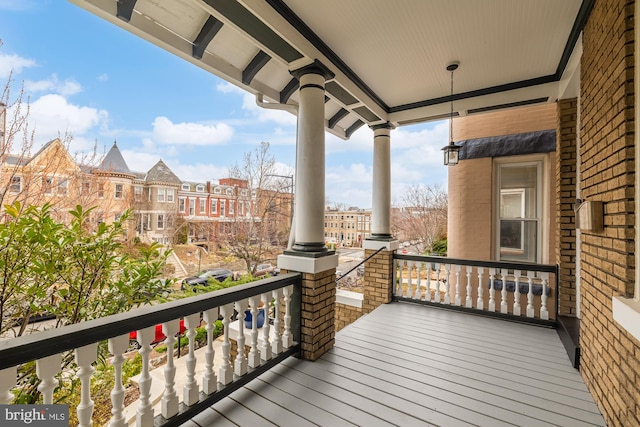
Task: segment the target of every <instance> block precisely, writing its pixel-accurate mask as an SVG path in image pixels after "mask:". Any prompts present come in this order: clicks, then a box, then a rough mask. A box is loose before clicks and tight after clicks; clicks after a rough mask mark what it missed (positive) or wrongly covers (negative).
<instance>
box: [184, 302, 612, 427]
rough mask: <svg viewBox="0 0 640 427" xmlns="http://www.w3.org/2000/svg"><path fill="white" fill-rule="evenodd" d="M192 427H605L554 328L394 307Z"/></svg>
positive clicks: (257, 382)
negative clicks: (318, 355)
mask: <svg viewBox="0 0 640 427" xmlns="http://www.w3.org/2000/svg"><path fill="white" fill-rule="evenodd" d="M183 425H184V426H188V427H196V426H201V427H204V426H210V425H221V426H224V425H239V426H250V425H282V426H293V425H295V426H306V425H330V426H347V425H348V426H351V425H364V426H389V425H401V426H427V425H440V426H447V427H449V426H454V427H455V426H461V427H462V426H470V425H474V426H490V427H500V426H514V425H517V426H563V427H565V426H576V427H579V426H604V425H605V423H604V420H603V418H602V416H601V414H600V413H599V411H598V409H597V407H596V405H595V403H594V401H593V399H592V397H591V395H590V394H589V392H588V391H587V389H586V387H585V385H584V383H583V382H582V378H581V377H580V374H579V372H578V371H577V370H575V369H573V368H572V367H571V364H570V362H569V359H568V358H567V355H566V353H565V352H564V348H563V347H562V344H561V343H560V340H559V338H558V335H557V333H556V331H555V330H553V329H548V328H542V327H538V326H530V325H525V324H520V323H514V322H507V321H504V320H497V319H491V318H486V317H479V316H475V315H470V314H465V313H460V312H455V311H449V310H443V309H438V308H430V307H424V306H418V305H413V304H407V303H392V304H387V305H383V306H381V307H379V308H378V309H376V310H375V311H374V312H372V313H371V314H369V315H366V316H364V317H362V318H360V319H359V320H358V321H356V322H355V323H354V324H352V325H350V326H348V327H346V328H345V329H343V330H341V331H340V332H339V333H338V334H337V336H336V345H335V348H334V349H333V350H331V351H330V352H329V353H327V354H325V355H324V356H323V357H322V358H321V359H320V360H318V361H316V362H308V361H301V360H297V359H292V358H290V359H288V360H287V361H285V362H284V364H282V365H279V366H277V367H275V368H274V369H272V370H271V371H269V372H267V373H265V374H263V375H262V376H261V377H259V378H258V379H256V380H254V381H252V382H250V383H249V384H248V385H246V386H245V387H244V388H242V389H240V390H238V391H236V392H234V393H232V394H231V395H230V397H227V398H226V399H224V400H222V401H220V402H218V403H217V404H216V405H214V406H213V407H212V408H209V409H208V410H206V411H205V412H202V413H201V414H199V415H198V416H196V417H195V418H194V419H193V420H191V421H189V422H188V423H186V424H183Z"/></svg>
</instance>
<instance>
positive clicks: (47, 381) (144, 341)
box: [0, 274, 301, 427]
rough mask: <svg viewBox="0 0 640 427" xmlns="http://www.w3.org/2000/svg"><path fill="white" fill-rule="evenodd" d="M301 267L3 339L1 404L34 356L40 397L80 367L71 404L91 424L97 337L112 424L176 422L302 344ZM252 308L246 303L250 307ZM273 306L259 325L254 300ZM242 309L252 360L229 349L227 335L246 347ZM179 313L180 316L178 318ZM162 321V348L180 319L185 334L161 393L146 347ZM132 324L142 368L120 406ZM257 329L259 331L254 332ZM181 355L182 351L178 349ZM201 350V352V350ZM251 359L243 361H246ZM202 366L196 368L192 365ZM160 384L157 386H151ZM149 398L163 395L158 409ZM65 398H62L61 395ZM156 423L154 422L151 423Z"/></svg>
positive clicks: (47, 398) (49, 396)
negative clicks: (108, 376)
mask: <svg viewBox="0 0 640 427" xmlns="http://www.w3.org/2000/svg"><path fill="white" fill-rule="evenodd" d="M300 283H301V281H300V275H299V274H285V275H282V276H278V277H273V278H268V279H264V280H260V281H257V282H252V283H248V284H245V285H238V286H236V287H233V288H228V289H223V290H220V291H217V292H212V293H206V294H202V295H198V296H194V297H190V298H186V299H182V300H178V301H172V302H169V303H164V304H159V305H154V306H151V307H144V308H139V309H136V310H132V311H130V312H128V313H122V314H118V315H115V316H109V317H105V318H102V319H96V320H92V321H88V322H84V323H82V324H77V325H71V326H66V327H63V328H58V329H52V330H48V331H42V332H38V333H35V334H32V335H28V336H23V337H19V338H13V339H8V340H4V341H0V404H11V403H13V401H14V398H15V396H14V393H13V390H14V389H15V388H16V386H17V378H18V371H19V368H20V367H21V366H23V364H25V363H27V362H31V361H34V360H35V365H36V375H37V377H38V379H39V380H40V385H39V386H38V390H39V391H40V392H41V393H42V399H41V402H40V403H42V404H52V403H53V401H54V390H55V388H56V386H58V384H59V380H60V378H61V376H62V377H68V376H69V375H73V374H74V373H75V375H77V378H79V381H80V387H81V392H80V403H79V404H78V405H77V407H76V408H71V410H75V411H76V414H77V418H78V425H80V426H90V425H91V424H92V415H93V413H94V409H95V407H94V402H93V400H92V394H91V392H92V390H91V377H92V374H93V373H94V371H95V368H94V364H95V362H96V360H97V358H98V344H99V343H100V342H104V341H106V343H107V347H108V351H109V353H110V356H111V365H112V366H113V375H114V386H113V390H112V391H111V404H112V408H113V409H112V410H111V414H112V416H111V419H110V421H109V424H108V425H109V426H110V427H116V426H127V425H129V423H130V422H131V421H133V418H134V419H135V424H136V425H137V426H149V427H151V426H154V425H163V424H166V425H180V424H181V423H183V422H185V421H187V420H189V419H190V418H191V417H193V416H194V415H195V414H197V413H199V412H201V411H202V410H204V409H206V408H207V407H209V406H210V405H212V404H213V403H215V402H216V401H218V400H220V399H222V398H223V397H225V396H227V395H228V394H229V393H231V392H233V391H234V390H236V389H238V388H239V387H241V386H242V385H243V384H245V383H247V382H248V381H249V380H250V379H252V378H254V377H256V376H257V375H259V374H260V373H262V372H264V371H266V370H268V369H269V368H270V367H272V366H274V365H275V364H277V363H279V362H280V361H282V360H284V359H285V358H287V357H289V356H290V355H292V354H296V353H298V352H299V339H298V338H297V337H298V336H299V331H300ZM249 306H250V307H251V308H248V307H249ZM259 306H264V307H265V308H267V310H268V307H273V313H272V314H273V317H272V322H273V324H272V325H271V324H270V322H269V320H268V319H267V320H266V321H265V322H264V326H263V327H262V328H259V327H258V325H257V321H258V310H259V309H258V307H259ZM245 310H250V313H251V314H252V320H251V326H252V328H251V331H252V332H251V334H252V335H251V336H252V339H251V340H250V342H249V343H247V345H248V346H250V352H249V355H250V357H249V360H248V361H247V359H246V358H244V352H243V351H238V356H237V357H236V358H235V360H232V357H231V352H230V349H231V341H236V342H237V343H238V348H239V349H242V348H244V332H243V323H244V318H245ZM181 319H182V320H181ZM218 319H221V320H222V324H223V342H222V345H221V346H220V347H219V348H220V350H221V352H222V358H221V359H220V358H218V359H220V360H221V363H220V364H219V366H216V365H215V363H214V359H215V350H214V346H213V331H214V322H215V321H216V320H218ZM234 322H237V323H238V325H239V331H238V333H237V335H233V334H232V333H231V330H232V329H231V328H230V324H231V323H234ZM201 323H204V324H205V325H206V326H205V329H206V332H207V341H206V345H205V347H206V349H205V351H204V360H203V361H201V362H203V363H198V362H199V361H198V360H197V356H196V349H195V336H196V327H198V326H200V324H201ZM156 325H161V328H162V333H163V334H164V336H166V339H165V340H164V343H165V344H166V346H167V349H173V347H174V343H175V342H176V336H179V335H178V333H179V331H180V330H181V325H183V328H184V332H185V333H186V336H187V337H188V338H189V344H188V352H187V355H186V359H183V360H184V362H185V363H184V365H185V369H186V371H185V377H184V378H182V379H181V380H182V381H180V382H181V383H183V384H184V385H183V387H182V390H177V389H176V383H177V381H176V360H175V356H174V352H173V351H167V359H166V363H165V365H164V370H163V374H164V375H163V378H164V379H163V382H164V383H163V384H162V392H161V398H160V397H159V396H156V397H157V399H154V396H152V387H151V386H152V375H151V369H152V366H151V362H150V353H151V352H152V343H153V342H154V341H155V337H156V335H157V331H156ZM132 330H136V331H137V332H136V338H135V339H136V341H137V343H138V346H139V350H137V351H138V352H139V353H140V355H141V357H142V372H141V374H140V375H139V378H138V380H137V384H138V388H139V398H138V400H137V402H135V404H134V405H133V407H134V409H135V412H132V411H131V407H127V408H125V405H124V398H125V388H124V385H123V383H122V369H123V363H124V361H125V353H126V352H127V350H128V349H130V331H132ZM259 333H260V336H258V334H259ZM70 352H72V356H73V359H74V362H75V364H76V365H77V369H74V370H72V369H68V368H67V369H64V370H63V366H64V365H63V358H67V359H69V358H70V356H71V354H70ZM178 357H179V356H178ZM200 357H201V358H202V356H200ZM247 362H248V363H247ZM201 370H203V371H204V373H203V374H202V375H201V376H197V375H196V372H198V371H201ZM156 389H157V387H156ZM154 400H158V401H159V402H160V403H159V405H156V406H158V407H159V414H158V412H157V411H156V409H155V408H154ZM62 403H64V402H62ZM154 423H155V424H154Z"/></svg>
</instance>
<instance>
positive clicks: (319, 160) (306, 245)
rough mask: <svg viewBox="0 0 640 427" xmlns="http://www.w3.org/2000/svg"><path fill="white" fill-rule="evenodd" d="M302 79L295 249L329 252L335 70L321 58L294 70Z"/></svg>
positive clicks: (297, 149) (297, 154) (298, 136)
mask: <svg viewBox="0 0 640 427" xmlns="http://www.w3.org/2000/svg"><path fill="white" fill-rule="evenodd" d="M291 74H293V76H294V77H296V78H297V79H298V80H299V81H300V89H299V91H300V107H299V110H298V133H297V148H296V156H297V158H296V181H295V182H296V185H297V189H296V194H295V219H296V220H295V243H294V245H293V248H292V249H293V250H294V251H302V252H326V251H327V248H326V247H325V245H324V207H325V206H324V203H325V197H324V194H325V189H324V182H325V139H324V124H325V120H324V102H325V101H324V97H325V89H324V84H325V81H326V80H327V79H329V78H332V77H333V74H332V73H331V72H330V71H329V70H328V69H326V68H325V67H324V66H323V65H322V64H320V63H319V62H318V61H316V62H315V63H313V64H311V65H309V66H306V67H303V68H301V69H299V70H296V71H294V72H292V73H291Z"/></svg>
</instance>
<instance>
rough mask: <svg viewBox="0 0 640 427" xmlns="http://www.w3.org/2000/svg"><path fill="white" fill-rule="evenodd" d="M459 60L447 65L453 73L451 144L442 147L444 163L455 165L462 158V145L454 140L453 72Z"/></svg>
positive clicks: (450, 119)
mask: <svg viewBox="0 0 640 427" xmlns="http://www.w3.org/2000/svg"><path fill="white" fill-rule="evenodd" d="M458 65H460V63H459V62H452V63H451V64H449V65H447V71H449V72H450V73H451V98H449V100H450V102H451V115H450V116H449V145H445V146H444V147H442V151H444V165H445V166H455V165H457V164H458V161H459V160H460V146H458V145H456V144H455V143H454V142H453V72H454V71H455V70H457V69H458Z"/></svg>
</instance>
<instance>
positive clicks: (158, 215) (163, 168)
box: [135, 160, 182, 244]
mask: <svg viewBox="0 0 640 427" xmlns="http://www.w3.org/2000/svg"><path fill="white" fill-rule="evenodd" d="M136 175H137V176H136V179H135V184H136V185H143V186H144V196H143V199H144V202H145V203H144V204H145V206H144V207H142V208H141V209H139V210H138V212H139V214H140V224H139V226H137V227H136V228H137V230H138V232H139V233H140V235H141V237H142V238H143V239H144V240H148V241H156V242H160V243H163V244H168V243H170V242H171V239H172V237H173V234H174V232H173V230H174V226H175V218H176V213H177V211H178V198H177V192H178V189H179V188H180V185H181V184H182V181H181V180H180V178H178V176H177V175H176V174H175V173H173V171H172V170H171V169H170V168H169V166H167V165H166V164H165V163H164V162H163V161H162V160H159V161H158V162H157V163H156V164H155V165H154V166H153V167H152V168H151V169H149V171H148V172H147V173H146V174H136Z"/></svg>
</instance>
